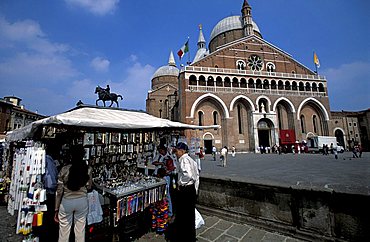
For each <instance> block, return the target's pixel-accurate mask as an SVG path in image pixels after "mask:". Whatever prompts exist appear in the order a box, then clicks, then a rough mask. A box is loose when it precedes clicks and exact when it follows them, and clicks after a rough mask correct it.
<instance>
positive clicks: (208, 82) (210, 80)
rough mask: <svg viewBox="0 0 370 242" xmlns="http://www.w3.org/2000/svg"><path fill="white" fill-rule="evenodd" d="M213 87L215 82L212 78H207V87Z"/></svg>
mask: <svg viewBox="0 0 370 242" xmlns="http://www.w3.org/2000/svg"><path fill="white" fill-rule="evenodd" d="M214 85H215V81H214V80H213V77H211V76H209V77H208V79H207V86H208V87H213V86H214Z"/></svg>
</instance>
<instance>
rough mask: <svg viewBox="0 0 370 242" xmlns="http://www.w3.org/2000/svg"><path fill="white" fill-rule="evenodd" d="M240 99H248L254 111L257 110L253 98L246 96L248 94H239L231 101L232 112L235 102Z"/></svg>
mask: <svg viewBox="0 0 370 242" xmlns="http://www.w3.org/2000/svg"><path fill="white" fill-rule="evenodd" d="M238 99H244V100H246V101H247V102H249V104H250V105H251V108H252V112H254V111H256V109H255V106H254V104H253V102H252V100H250V99H249V98H248V97H246V96H243V95H239V96H236V97H234V99H233V100H232V101H231V103H230V112H231V111H233V110H234V105H235V102H236V101H237V100H238Z"/></svg>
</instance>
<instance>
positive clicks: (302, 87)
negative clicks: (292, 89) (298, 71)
mask: <svg viewBox="0 0 370 242" xmlns="http://www.w3.org/2000/svg"><path fill="white" fill-rule="evenodd" d="M299 90H300V91H304V84H303V82H300V83H299Z"/></svg>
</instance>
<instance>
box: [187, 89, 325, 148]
mask: <svg viewBox="0 0 370 242" xmlns="http://www.w3.org/2000/svg"><path fill="white" fill-rule="evenodd" d="M198 100H199V98H198ZM224 100H226V99H225V98H224V99H216V98H215V97H214V96H209V95H208V96H204V97H203V98H202V97H200V100H199V101H197V102H194V103H193V110H194V113H193V115H192V117H191V118H192V123H193V124H196V125H220V126H221V128H220V129H218V130H205V131H197V132H198V136H200V137H203V144H202V145H203V146H204V147H205V148H206V151H208V152H209V151H210V148H211V147H212V145H215V146H216V147H217V148H221V147H222V146H225V145H226V146H228V147H232V146H235V147H236V149H237V150H238V151H246V152H253V151H255V152H258V150H259V147H260V146H264V147H272V146H274V145H275V144H277V145H279V144H282V143H284V140H281V135H282V132H283V131H289V132H290V134H291V136H292V137H291V140H288V142H293V143H294V142H295V141H303V140H307V137H308V136H309V135H311V134H315V135H329V134H328V132H329V131H328V125H327V120H326V115H327V113H326V110H323V109H322V105H320V104H321V103H320V102H319V101H318V100H316V99H313V98H310V99H306V100H302V101H301V102H300V103H298V104H297V105H293V102H292V101H290V100H289V99H288V98H279V99H277V100H274V101H272V100H270V99H269V98H268V97H266V96H256V97H255V98H254V99H251V98H249V97H247V96H244V95H239V96H237V97H234V98H233V99H232V100H231V101H229V102H226V101H224ZM225 107H228V108H227V110H225ZM296 110H297V111H299V114H298V115H297V113H296V112H297V111H296ZM227 112H228V113H229V115H230V117H227V115H226V113H227ZM297 117H299V119H298V118H297ZM189 118H190V117H189ZM199 132H200V135H199ZM283 134H284V136H285V133H284V132H283Z"/></svg>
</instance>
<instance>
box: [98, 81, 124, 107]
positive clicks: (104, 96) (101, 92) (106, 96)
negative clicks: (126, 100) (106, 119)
mask: <svg viewBox="0 0 370 242" xmlns="http://www.w3.org/2000/svg"><path fill="white" fill-rule="evenodd" d="M95 93H97V94H98V97H99V98H98V99H97V100H96V102H95V103H96V106H99V105H98V101H103V104H104V107H105V101H111V103H110V105H109V107H112V105H113V102H115V103H116V104H117V107H119V104H118V101H117V99H118V98H121V100H122V99H123V98H122V96H121V95H117V94H115V93H113V92H112V93H111V92H110V87H109V85H107V88H102V87H100V86H97V87H96V88H95Z"/></svg>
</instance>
